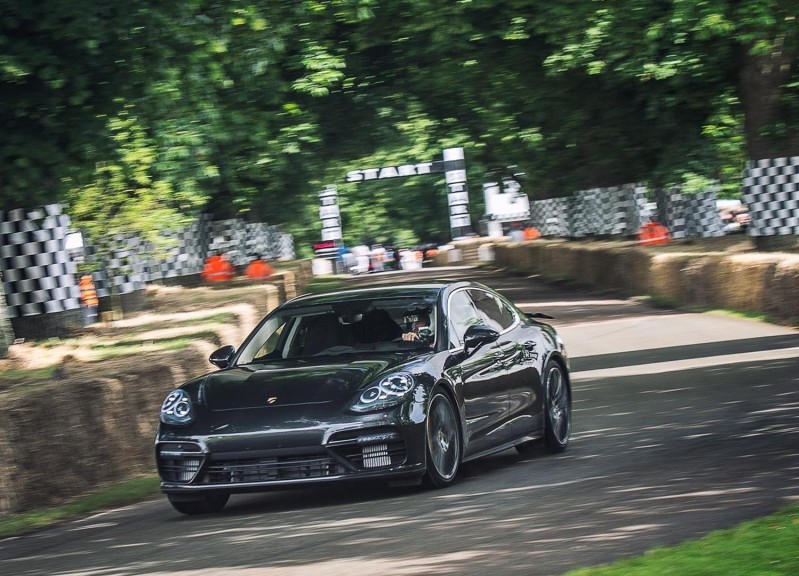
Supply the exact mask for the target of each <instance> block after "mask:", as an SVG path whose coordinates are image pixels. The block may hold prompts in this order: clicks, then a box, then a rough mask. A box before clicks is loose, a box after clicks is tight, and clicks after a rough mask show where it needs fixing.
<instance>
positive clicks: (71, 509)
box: [0, 475, 159, 538]
mask: <svg viewBox="0 0 799 576" xmlns="http://www.w3.org/2000/svg"><path fill="white" fill-rule="evenodd" d="M158 485H159V479H158V477H157V476H155V475H148V476H139V477H136V478H132V479H130V480H126V481H125V482H120V483H119V484H114V485H112V486H109V487H108V488H104V489H102V490H98V491H97V492H95V493H94V494H89V495H88V496H84V497H82V498H78V499H77V500H75V501H73V502H70V503H69V504H64V505H62V506H55V507H53V508H41V509H38V510H31V511H30V512H23V513H20V514H8V515H6V516H0V538H8V537H9V536H19V535H21V534H25V533H27V532H32V531H34V530H37V529H39V528H45V527H47V526H52V525H53V524H56V523H58V522H63V521H65V520H73V519H75V518H81V517H83V516H86V515H89V514H92V513H95V512H99V511H100V510H104V509H107V508H112V507H114V506H124V505H125V504H130V503H133V502H138V501H140V500H142V499H144V498H149V497H150V496H155V495H156V494H158Z"/></svg>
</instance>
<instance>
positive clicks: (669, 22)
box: [531, 0, 799, 159]
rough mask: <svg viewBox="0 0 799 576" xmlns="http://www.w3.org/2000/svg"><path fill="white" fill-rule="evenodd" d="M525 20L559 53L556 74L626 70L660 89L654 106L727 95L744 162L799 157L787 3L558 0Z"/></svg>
mask: <svg viewBox="0 0 799 576" xmlns="http://www.w3.org/2000/svg"><path fill="white" fill-rule="evenodd" d="M540 8H541V11H540V12H539V13H538V15H537V18H535V19H534V20H533V22H532V23H531V26H532V27H533V28H534V29H535V30H536V31H537V32H538V33H540V34H544V35H545V36H546V38H547V41H548V42H549V43H550V44H552V45H553V46H555V47H557V49H556V50H555V51H554V52H553V53H552V55H551V56H550V57H549V58H548V60H547V65H548V66H550V67H551V69H552V70H553V71H557V72H563V71H567V70H574V69H582V70H584V71H585V72H587V73H588V74H590V75H609V74H612V75H622V76H625V77H628V78H631V79H635V80H637V81H638V82H639V83H640V84H641V85H642V86H658V85H659V86H660V87H661V88H660V90H658V92H659V94H658V98H657V102H658V103H660V104H661V105H669V103H671V104H672V105H673V104H675V103H679V104H680V108H681V109H682V107H683V106H688V107H690V106H696V105H699V106H700V107H701V104H702V103H703V102H705V103H706V102H710V103H712V104H713V107H717V106H718V105H719V101H720V99H724V98H727V99H729V94H730V93H731V92H732V91H731V89H732V90H734V94H735V95H736V96H737V100H738V102H740V106H741V110H742V112H743V122H744V134H745V142H746V149H747V154H748V157H749V158H750V159H760V158H774V157H780V156H792V155H797V154H799V104H797V99H796V96H797V94H799V70H797V65H796V64H797V57H799V26H797V21H796V18H797V14H796V3H795V2H793V1H791V0H709V1H705V2H695V1H693V0H671V1H669V2H658V3H651V2H643V1H641V0H624V1H613V2H610V1H596V2H557V3H547V4H542V5H541V6H540Z"/></svg>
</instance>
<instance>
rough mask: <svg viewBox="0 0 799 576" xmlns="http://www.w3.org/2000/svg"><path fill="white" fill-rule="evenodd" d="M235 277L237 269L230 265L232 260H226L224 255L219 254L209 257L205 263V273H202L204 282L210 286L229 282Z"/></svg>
mask: <svg viewBox="0 0 799 576" xmlns="http://www.w3.org/2000/svg"><path fill="white" fill-rule="evenodd" d="M235 275H236V269H235V268H234V267H233V264H231V263H230V260H228V259H227V258H225V255H224V254H219V253H217V254H212V255H211V256H209V257H208V259H207V260H206V261H205V266H204V267H203V271H202V272H201V273H200V276H201V277H202V279H203V282H207V283H209V284H214V283H219V282H229V281H230V280H232V279H233V277H234V276H235Z"/></svg>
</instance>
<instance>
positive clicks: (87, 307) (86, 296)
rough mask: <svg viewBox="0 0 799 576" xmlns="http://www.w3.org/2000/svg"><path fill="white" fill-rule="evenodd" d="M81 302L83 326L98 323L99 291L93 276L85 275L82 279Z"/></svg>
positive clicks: (80, 283)
mask: <svg viewBox="0 0 799 576" xmlns="http://www.w3.org/2000/svg"><path fill="white" fill-rule="evenodd" d="M79 286H80V300H81V302H82V303H83V310H84V316H83V325H84V326H88V325H89V324H94V323H95V322H97V311H98V309H99V307H100V299H99V298H97V289H96V288H95V286H94V279H93V278H92V275H91V274H84V275H83V276H81V277H80V282H79Z"/></svg>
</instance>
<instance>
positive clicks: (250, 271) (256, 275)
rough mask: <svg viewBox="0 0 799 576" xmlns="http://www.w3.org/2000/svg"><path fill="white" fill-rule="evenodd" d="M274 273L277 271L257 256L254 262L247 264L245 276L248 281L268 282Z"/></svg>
mask: <svg viewBox="0 0 799 576" xmlns="http://www.w3.org/2000/svg"><path fill="white" fill-rule="evenodd" d="M274 273H275V270H274V269H273V268H272V267H271V266H270V265H269V264H268V263H266V262H265V261H264V260H263V259H261V256H260V255H259V254H256V255H255V258H254V259H253V261H252V262H250V263H249V264H247V268H245V269H244V275H245V276H246V277H247V279H248V280H267V279H269V278H270V277H271V276H272V274H274Z"/></svg>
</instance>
